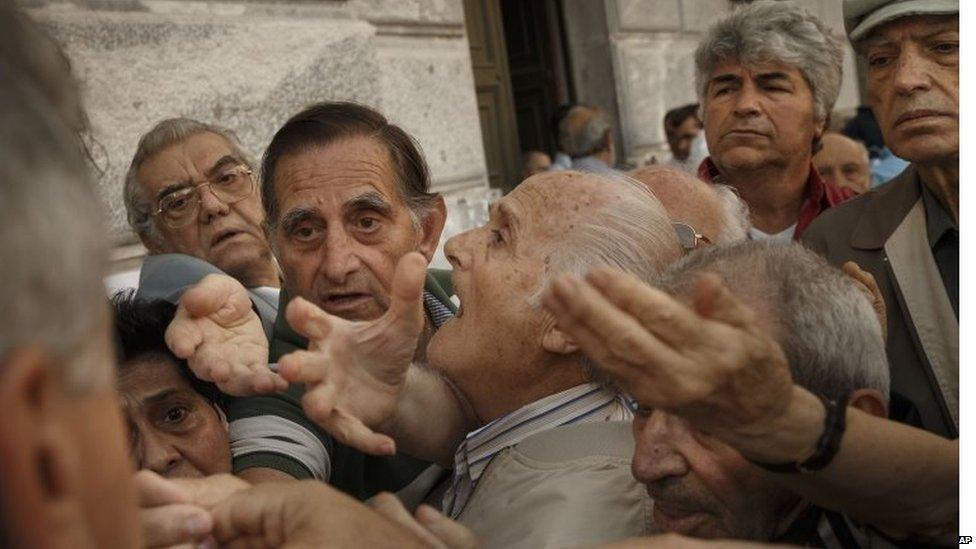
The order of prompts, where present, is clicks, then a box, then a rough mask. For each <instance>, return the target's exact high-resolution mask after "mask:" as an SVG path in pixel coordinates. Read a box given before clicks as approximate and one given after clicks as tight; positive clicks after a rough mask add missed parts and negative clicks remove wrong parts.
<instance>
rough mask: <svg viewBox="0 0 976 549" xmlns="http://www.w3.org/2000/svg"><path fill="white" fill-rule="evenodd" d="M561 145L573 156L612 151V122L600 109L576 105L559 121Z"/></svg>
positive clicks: (564, 150)
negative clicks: (608, 120)
mask: <svg viewBox="0 0 976 549" xmlns="http://www.w3.org/2000/svg"><path fill="white" fill-rule="evenodd" d="M559 147H560V148H561V149H562V150H563V152H565V153H566V154H568V155H569V156H570V157H572V158H582V157H584V156H594V155H597V154H599V153H607V152H612V149H613V142H612V137H611V135H610V123H609V122H607V119H606V117H604V116H603V113H602V112H600V110H599V109H596V108H593V107H586V106H583V105H578V106H575V107H573V108H571V109H569V112H568V113H566V117H565V118H563V121H562V122H560V123H559ZM611 156H612V155H611Z"/></svg>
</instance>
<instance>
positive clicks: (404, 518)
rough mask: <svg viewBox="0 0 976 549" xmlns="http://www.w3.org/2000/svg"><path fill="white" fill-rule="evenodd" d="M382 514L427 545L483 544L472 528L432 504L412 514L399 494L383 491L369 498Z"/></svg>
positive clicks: (459, 548) (455, 548) (446, 548)
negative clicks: (469, 528)
mask: <svg viewBox="0 0 976 549" xmlns="http://www.w3.org/2000/svg"><path fill="white" fill-rule="evenodd" d="M369 503H370V505H371V506H372V507H373V509H375V510H376V512H378V513H379V514H381V515H383V516H385V517H386V518H388V519H390V520H392V521H393V522H396V523H397V524H399V525H401V526H403V527H404V528H406V529H407V530H410V531H411V532H413V533H414V534H415V535H416V536H417V537H418V538H420V539H422V540H423V541H424V543H426V544H427V546H428V547H433V548H438V549H478V547H480V545H479V544H478V541H477V540H476V539H475V537H474V533H472V532H471V530H468V528H467V527H466V526H464V525H462V524H460V523H458V522H455V521H453V520H451V519H450V518H448V517H445V516H444V515H442V514H440V513H438V512H437V511H436V510H435V509H434V508H433V507H431V506H429V505H421V506H420V507H418V508H417V512H416V513H414V514H413V515H411V514H410V512H409V511H407V510H406V508H404V506H403V504H402V503H400V500H399V499H397V497H396V496H394V495H393V494H391V493H389V492H384V493H382V494H379V495H377V496H376V497H374V498H373V499H372V500H370V502H369Z"/></svg>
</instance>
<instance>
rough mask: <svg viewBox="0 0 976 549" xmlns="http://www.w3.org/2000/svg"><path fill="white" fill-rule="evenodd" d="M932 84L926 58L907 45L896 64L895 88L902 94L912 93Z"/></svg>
mask: <svg viewBox="0 0 976 549" xmlns="http://www.w3.org/2000/svg"><path fill="white" fill-rule="evenodd" d="M931 86H932V79H931V77H930V75H929V72H928V67H927V61H926V59H925V58H924V57H923V56H922V55H921V54H920V53H919V52H918V51H916V50H915V48H911V47H906V48H905V49H903V50H902V51H901V53H900V54H899V55H898V59H897V61H896V64H895V74H894V88H895V91H896V92H897V93H899V94H901V95H911V94H913V93H915V92H918V91H924V90H927V89H929V88H930V87H931Z"/></svg>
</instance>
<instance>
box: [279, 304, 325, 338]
mask: <svg viewBox="0 0 976 549" xmlns="http://www.w3.org/2000/svg"><path fill="white" fill-rule="evenodd" d="M285 318H286V319H287V320H288V324H289V325H290V326H291V327H292V328H293V329H294V330H295V331H296V332H298V333H299V334H301V335H303V336H305V337H307V338H308V339H310V340H314V341H318V340H322V339H325V338H326V337H328V335H329V333H330V332H331V331H332V326H333V317H332V315H330V314H328V313H326V312H325V311H323V310H322V309H319V308H318V307H316V306H315V305H314V304H312V303H311V302H309V301H307V300H305V299H304V298H301V297H296V298H294V299H292V300H291V302H290V303H289V304H288V308H287V309H286V310H285Z"/></svg>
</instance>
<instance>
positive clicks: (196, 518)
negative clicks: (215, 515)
mask: <svg viewBox="0 0 976 549" xmlns="http://www.w3.org/2000/svg"><path fill="white" fill-rule="evenodd" d="M139 519H140V521H141V523H142V538H143V543H144V544H145V546H146V547H170V546H173V545H179V544H190V543H192V544H196V543H197V542H200V541H203V540H204V539H206V537H207V536H208V535H209V534H210V532H211V531H212V529H213V525H214V523H213V519H212V518H211V517H210V513H208V512H207V511H206V510H205V509H203V508H201V507H197V506H196V505H190V504H186V503H175V504H170V505H164V506H161V507H152V508H148V509H145V508H144V509H142V510H141V512H140V513H139Z"/></svg>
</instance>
